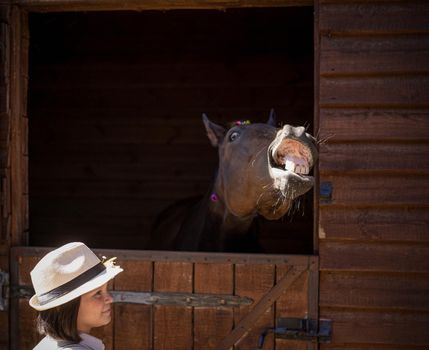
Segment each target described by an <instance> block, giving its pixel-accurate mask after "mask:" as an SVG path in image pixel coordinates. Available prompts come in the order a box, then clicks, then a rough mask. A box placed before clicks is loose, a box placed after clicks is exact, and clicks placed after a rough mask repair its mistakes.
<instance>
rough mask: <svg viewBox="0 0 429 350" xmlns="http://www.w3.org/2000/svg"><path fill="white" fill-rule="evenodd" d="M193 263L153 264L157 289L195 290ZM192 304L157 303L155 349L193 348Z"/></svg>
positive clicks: (166, 290)
mask: <svg viewBox="0 0 429 350" xmlns="http://www.w3.org/2000/svg"><path fill="white" fill-rule="evenodd" d="M192 276H193V265H192V264H190V263H169V262H157V263H155V267H154V287H153V289H154V291H156V292H169V291H174V292H192V280H193V278H192ZM192 332H193V314H192V308H183V307H176V306H155V310H154V330H153V347H154V348H155V349H166V350H167V349H183V350H188V349H191V348H192V344H193V338H192Z"/></svg>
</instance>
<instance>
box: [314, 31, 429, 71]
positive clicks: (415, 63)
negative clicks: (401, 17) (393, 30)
mask: <svg viewBox="0 0 429 350" xmlns="http://www.w3.org/2000/svg"><path fill="white" fill-rule="evenodd" d="M428 61H429V35H406V36H398V35H394V34H392V35H383V36H332V35H329V34H327V33H325V34H322V36H321V57H320V74H321V75H323V76H335V75H358V74H359V75H365V74H368V75H381V74H393V73H394V74H405V73H408V74H409V73H414V74H419V73H424V72H427V71H428V69H429V66H428V63H427V62H428Z"/></svg>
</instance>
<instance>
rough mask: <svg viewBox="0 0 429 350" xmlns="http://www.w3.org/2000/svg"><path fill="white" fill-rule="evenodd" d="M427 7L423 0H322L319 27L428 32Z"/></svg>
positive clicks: (344, 30) (362, 31) (367, 31)
mask: <svg viewBox="0 0 429 350" xmlns="http://www.w3.org/2000/svg"><path fill="white" fill-rule="evenodd" d="M428 16H429V10H428V7H427V4H426V3H425V2H422V1H415V0H414V1H401V2H396V1H388V2H387V1H386V2H374V1H369V2H366V3H342V4H324V5H323V6H320V18H319V21H320V24H319V29H320V30H321V31H322V32H325V31H329V32H331V33H354V34H356V33H360V34H370V33H373V34H374V33H378V34H384V33H428V32H429V22H428Z"/></svg>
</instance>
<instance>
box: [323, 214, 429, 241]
mask: <svg viewBox="0 0 429 350" xmlns="http://www.w3.org/2000/svg"><path fill="white" fill-rule="evenodd" d="M319 215H320V223H319V232H320V234H319V236H320V238H321V239H327V240H330V239H332V240H345V241H354V240H356V241H368V242H374V241H377V242H405V243H406V242H410V243H412V242H415V243H418V242H421V243H427V242H429V216H428V212H427V208H406V207H395V208H359V209H358V208H353V207H349V208H347V207H346V208H335V209H330V208H329V207H322V208H321V210H320V213H319Z"/></svg>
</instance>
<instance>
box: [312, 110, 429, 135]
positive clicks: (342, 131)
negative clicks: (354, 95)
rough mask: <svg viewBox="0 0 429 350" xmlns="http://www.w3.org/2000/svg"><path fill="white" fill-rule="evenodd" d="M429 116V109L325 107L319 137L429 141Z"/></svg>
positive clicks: (321, 114)
mask: <svg viewBox="0 0 429 350" xmlns="http://www.w3.org/2000/svg"><path fill="white" fill-rule="evenodd" d="M428 118H429V110H428V109H417V108H416V109H412V108H411V109H401V108H396V109H395V108H373V109H362V108H345V109H327V108H323V109H322V110H321V111H320V130H319V139H320V140H321V141H322V142H323V140H327V141H328V142H346V141H360V142H375V141H376V142H389V141H407V142H411V141H412V142H419V141H420V142H422V141H424V142H427V141H428V140H429V125H428V124H429V123H428V122H427V120H428Z"/></svg>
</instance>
